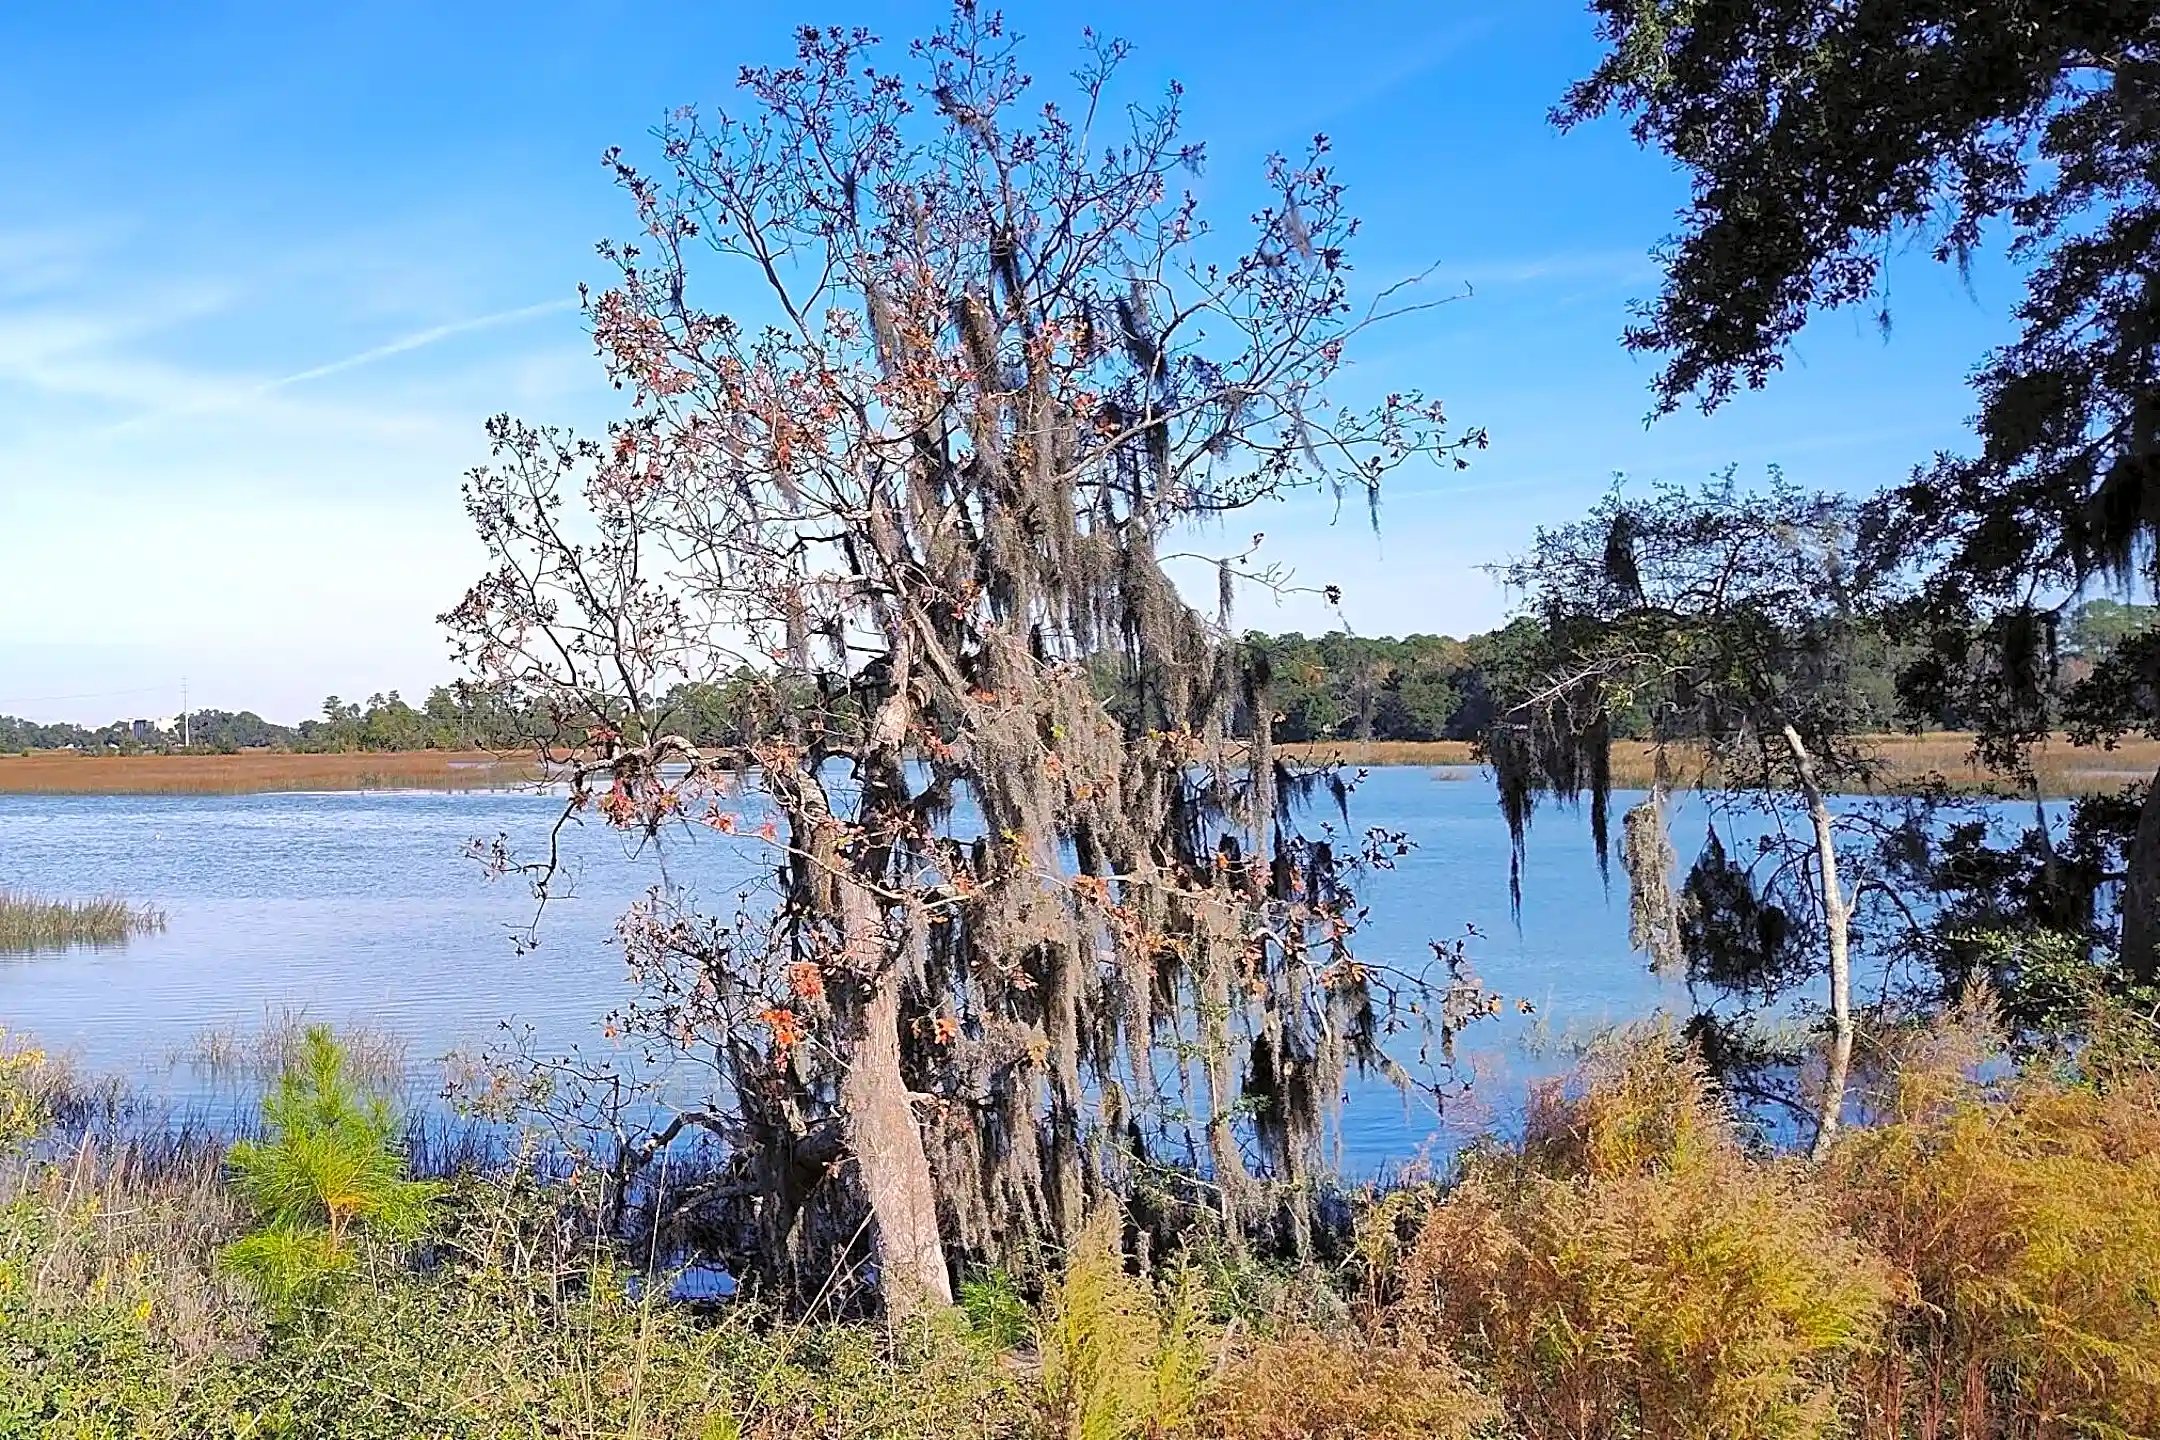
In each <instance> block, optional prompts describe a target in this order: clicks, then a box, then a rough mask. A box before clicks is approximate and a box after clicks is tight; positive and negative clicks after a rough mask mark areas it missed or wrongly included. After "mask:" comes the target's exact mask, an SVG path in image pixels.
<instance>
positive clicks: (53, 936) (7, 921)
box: [0, 890, 165, 954]
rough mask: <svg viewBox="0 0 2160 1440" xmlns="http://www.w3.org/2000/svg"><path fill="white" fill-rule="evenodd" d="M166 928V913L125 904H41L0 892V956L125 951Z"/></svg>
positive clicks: (109, 900) (115, 901)
mask: <svg viewBox="0 0 2160 1440" xmlns="http://www.w3.org/2000/svg"><path fill="white" fill-rule="evenodd" d="M164 928H165V912H164V911H162V910H160V909H158V908H157V907H156V906H153V905H130V904H129V903H128V902H127V901H125V900H119V899H112V898H105V899H98V900H40V899H38V898H36V897H35V896H31V895H22V894H18V893H17V892H15V891H13V890H0V954H19V953H23V952H26V951H36V950H66V949H69V948H71V947H73V946H77V945H90V946H95V947H98V948H105V947H109V946H114V945H125V944H126V943H127V942H128V940H129V938H130V937H132V936H135V935H142V934H153V933H155V932H157V931H160V930H163V929H164Z"/></svg>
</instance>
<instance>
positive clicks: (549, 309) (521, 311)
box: [103, 300, 577, 435]
mask: <svg viewBox="0 0 2160 1440" xmlns="http://www.w3.org/2000/svg"><path fill="white" fill-rule="evenodd" d="M576 303H577V302H575V301H573V300H547V301H542V302H541V303H539V304H536V305H520V306H518V307H516V308H514V309H510V310H498V311H496V312H494V313H493V314H489V315H475V316H472V317H470V318H469V319H464V320H454V321H451V322H449V323H447V324H443V325H431V326H429V327H427V328H426V329H424V330H416V331H413V332H412V333H411V334H408V335H401V336H399V337H398V338H396V339H394V340H389V341H385V342H384V343H382V344H380V345H371V346H369V347H368V348H367V349H365V350H361V351H357V352H355V353H354V354H351V355H346V356H342V357H340V358H338V359H336V360H327V361H324V362H323V363H322V364H320V365H310V366H308V367H307V368H306V369H304V370H296V371H294V372H293V373H291V374H289V375H280V376H278V377H277V378H275V379H271V380H262V381H257V382H254V383H252V384H240V385H228V386H225V387H223V388H221V389H219V390H216V391H213V392H211V393H209V394H199V395H198V396H197V397H196V398H195V399H193V400H191V401H187V402H183V403H181V404H178V405H166V406H161V407H159V408H157V409H154V410H151V411H148V412H146V413H144V414H140V415H135V416H131V417H129V418H128V419H126V420H122V421H120V422H119V423H117V424H115V425H111V426H108V427H106V430H105V431H104V432H103V433H105V434H108V435H116V434H121V433H124V432H126V431H130V430H138V429H141V428H143V427H145V426H149V425H155V424H159V423H161V422H164V421H168V420H177V419H183V418H187V417H192V416H196V415H202V414H206V413H210V412H213V411H218V410H227V409H244V408H246V407H247V406H248V405H250V404H251V403H253V402H255V401H259V400H263V399H267V398H269V397H271V396H273V395H275V394H277V393H278V392H279V391H282V390H288V389H291V388H292V387H294V386H297V385H304V384H307V383H309V382H310V381H315V380H322V379H326V378H328V377H329V376H332V375H340V374H343V373H345V372H347V371H350V370H357V369H360V368H361V367H363V366H367V365H374V364H378V363H380V362H381V361H384V360H389V359H393V358H395V357H397V356H400V355H409V354H411V353H413V352H414V351H417V350H424V349H426V348H427V347H428V346H430V345H436V344H440V343H441V342H442V341H444V340H449V339H452V338H454V337H456V336H460V335H470V334H473V333H475V332H477V331H482V330H493V329H497V328H500V327H502V326H506V325H514V324H518V323H519V322H522V321H527V320H534V319H538V318H539V317H541V316H544V315H559V314H561V313H563V312H564V311H566V310H570V309H573V308H575V306H576Z"/></svg>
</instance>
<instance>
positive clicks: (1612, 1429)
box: [1391, 1039, 1894, 1440]
mask: <svg viewBox="0 0 2160 1440" xmlns="http://www.w3.org/2000/svg"><path fill="white" fill-rule="evenodd" d="M1403 1280H1404V1291H1403V1298H1402V1300H1401V1301H1400V1302H1399V1303H1398V1304H1397V1305H1396V1306H1394V1307H1393V1312H1392V1321H1391V1323H1393V1324H1394V1325H1396V1326H1397V1327H1402V1328H1413V1329H1415V1330H1416V1331H1417V1332H1418V1333H1420V1334H1422V1335H1423V1336H1424V1337H1426V1338H1427V1339H1429V1340H1430V1341H1431V1342H1432V1343H1434V1344H1436V1345H1444V1346H1447V1347H1449V1348H1451V1349H1452V1350H1453V1351H1454V1352H1455V1355H1456V1357H1457V1358H1458V1359H1459V1360H1461V1361H1462V1363H1464V1364H1465V1365H1466V1366H1468V1367H1469V1369H1470V1370H1471V1372H1472V1373H1473V1374H1474V1375H1476V1376H1477V1377H1478V1378H1479V1379H1480V1380H1481V1381H1482V1382H1483V1383H1484V1385H1485V1386H1486V1388H1487V1389H1489V1390H1490V1391H1491V1392H1492V1393H1493V1394H1494V1395H1495V1396H1496V1397H1497V1398H1498V1399H1499V1400H1500V1401H1501V1403H1502V1404H1503V1405H1504V1407H1505V1410H1506V1414H1507V1418H1508V1421H1509V1423H1510V1424H1511V1425H1512V1426H1513V1427H1515V1428H1516V1429H1517V1430H1518V1431H1519V1432H1521V1433H1522V1434H1524V1435H1526V1436H1531V1437H1545V1436H1573V1437H1592V1436H1596V1437H1609V1436H1628V1435H1641V1436H1654V1437H1660V1440H1666V1437H1673V1440H1678V1437H1703V1440H1711V1437H1715V1440H1748V1437H1806V1436H1817V1435H1826V1434H1830V1433H1834V1432H1835V1430H1836V1429H1837V1428H1838V1424H1839V1420H1840V1406H1839V1394H1840V1389H1841V1382H1842V1380H1843V1379H1844V1377H1845V1376H1846V1375H1847V1374H1848V1372H1849V1371H1850V1369H1851V1367H1852V1365H1853V1362H1854V1360H1855V1359H1856V1358H1857V1357H1859V1356H1860V1355H1862V1354H1864V1353H1865V1352H1866V1351H1867V1349H1868V1348H1869V1347H1870V1346H1871V1345H1872V1344H1873V1343H1875V1341H1876V1339H1877V1337H1878V1335H1879V1333H1880V1331H1881V1327H1882V1324H1883V1320H1884V1316H1885V1312H1886V1310H1887V1308H1888V1306H1889V1303H1890V1301H1891V1299H1892V1296H1893V1293H1894V1283H1893V1280H1892V1278H1891V1276H1890V1274H1889V1273H1888V1272H1887V1270H1886V1269H1885V1267H1884V1266H1883V1265H1882V1263H1881V1262H1880V1261H1879V1260H1878V1259H1877V1258H1876V1257H1875V1256H1874V1255H1873V1254H1871V1253H1870V1252H1869V1251H1868V1250H1867V1249H1866V1248H1865V1247H1863V1246H1862V1245H1861V1244H1859V1243H1858V1242H1857V1241H1855V1240H1854V1239H1852V1238H1851V1237H1850V1236H1849V1235H1848V1234H1847V1233H1846V1232H1845V1231H1844V1230H1843V1229H1842V1228H1841V1227H1840V1226H1839V1224H1838V1221H1837V1218H1836V1217H1835V1215H1834V1214H1833V1213H1832V1211H1831V1209H1830V1207H1829V1205H1828V1204H1827V1203H1826V1201H1825V1200H1824V1199H1823V1197H1822V1196H1821V1195H1820V1193H1819V1192H1818V1191H1817V1190H1816V1189H1815V1188H1814V1187H1813V1186H1812V1185H1811V1184H1810V1183H1809V1181H1808V1178H1807V1176H1806V1174H1805V1172H1804V1170H1803V1169H1802V1168H1801V1167H1799V1166H1798V1165H1797V1163H1795V1162H1790V1161H1785V1160H1774V1159H1763V1158H1758V1157H1755V1156H1751V1155H1749V1154H1748V1153H1747V1152H1746V1151H1745V1150H1744V1148H1743V1147H1742V1145H1741V1143H1740V1141H1739V1139H1738V1138H1737V1136H1736V1134H1735V1132H1734V1130H1733V1127H1732V1125H1731V1123H1730V1121H1729V1119H1728V1117H1727V1116H1726V1115H1725V1114H1724V1113H1722V1112H1721V1110H1720V1109H1719V1108H1718V1106H1717V1105H1716V1104H1715V1103H1714V1102H1713V1101H1712V1100H1711V1098H1710V1094H1709V1086H1708V1082H1707V1081H1706V1079H1705V1077H1704V1076H1703V1074H1702V1072H1701V1070H1700V1068H1699V1067H1698V1066H1696V1065H1695V1064H1694V1063H1693V1062H1692V1061H1691V1060H1690V1059H1688V1058H1687V1057H1686V1056H1684V1055H1682V1054H1681V1053H1680V1052H1678V1051H1677V1050H1676V1049H1675V1048H1674V1047H1673V1046H1672V1045H1670V1044H1669V1043H1666V1042H1665V1041H1664V1040H1663V1039H1659V1040H1654V1041H1649V1042H1642V1043H1637V1044H1633V1045H1631V1046H1627V1047H1624V1048H1622V1049H1620V1050H1617V1051H1616V1052H1614V1053H1611V1054H1609V1055H1607V1056H1605V1057H1603V1058H1602V1059H1599V1060H1597V1061H1595V1062H1593V1064H1592V1065H1591V1066H1590V1068H1589V1069H1588V1070H1587V1072H1586V1076H1585V1080H1584V1083H1583V1084H1582V1085H1581V1086H1580V1087H1579V1088H1578V1089H1577V1090H1575V1091H1574V1092H1573V1093H1564V1092H1562V1091H1560V1090H1557V1089H1550V1090H1547V1091H1545V1092H1544V1093H1542V1094H1541V1095H1539V1096H1538V1097H1537V1098H1536V1100H1535V1101H1534V1102H1533V1104H1532V1107H1531V1112H1530V1115H1529V1121H1528V1129H1527V1133H1526V1136H1525V1139H1524V1141H1523V1143H1522V1145H1521V1146H1520V1147H1517V1148H1512V1149H1501V1148H1497V1147H1495V1148H1488V1149H1486V1150H1484V1151H1482V1152H1480V1153H1478V1154H1476V1155H1475V1156H1473V1157H1472V1159H1471V1160H1470V1161H1469V1162H1468V1165H1467V1168H1466V1174H1465V1177H1464V1179H1463V1181H1462V1183H1461V1184H1459V1185H1458V1186H1456V1187H1455V1188H1454V1189H1453V1190H1451V1191H1449V1192H1448V1193H1447V1194H1446V1195H1445V1197H1444V1198H1443V1199H1442V1200H1441V1201H1440V1202H1439V1203H1438V1204H1436V1205H1435V1206H1434V1207H1433V1209H1432V1211H1431V1213H1430V1215H1429V1216H1428V1217H1427V1219H1426V1221H1425V1224H1424V1228H1423V1230H1422V1232H1421V1234H1420V1235H1419V1237H1418V1240H1417V1242H1416V1245H1415V1247H1414V1248H1413V1249H1412V1251H1411V1253H1410V1254H1409V1256H1408V1258H1407V1260H1406V1262H1405V1270H1404V1276H1403Z"/></svg>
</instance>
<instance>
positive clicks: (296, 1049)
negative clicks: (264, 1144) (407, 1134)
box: [169, 1006, 411, 1093]
mask: <svg viewBox="0 0 2160 1440" xmlns="http://www.w3.org/2000/svg"><path fill="white" fill-rule="evenodd" d="M312 1023H313V1022H311V1021H310V1020H309V1019H308V1016H307V1013H306V1012H305V1011H303V1010H299V1009H295V1008H293V1007H291V1006H270V1007H267V1008H265V1009H264V1011H263V1018H262V1023H261V1024H260V1025H257V1026H255V1027H253V1028H246V1029H244V1028H242V1027H241V1026H239V1025H230V1024H228V1025H215V1026H208V1027H205V1028H204V1029H202V1030H199V1031H197V1032H196V1034H195V1036H194V1038H193V1039H192V1040H190V1041H189V1042H188V1043H187V1044H186V1045H185V1046H182V1047H181V1048H179V1049H177V1050H175V1051H174V1052H173V1053H172V1054H171V1056H170V1057H169V1058H170V1059H171V1061H172V1063H174V1064H175V1065H179V1066H184V1067H186V1068H187V1069H188V1070H190V1071H192V1072H193V1073H194V1074H195V1075H197V1076H198V1077H201V1078H203V1079H209V1080H220V1081H224V1082H227V1083H230V1084H235V1085H243V1086H245V1085H258V1086H259V1085H267V1084H269V1083H271V1082H273V1081H275V1080H276V1079H277V1078H278V1076H280V1075H281V1074H284V1073H285V1072H287V1071H289V1070H292V1069H293V1068H295V1067H296V1066H297V1065H299V1064H300V1062H301V1060H302V1058H303V1057H304V1055H305V1054H306V1050H307V1033H308V1030H309V1028H310V1026H311V1024H312ZM337 1041H338V1046H339V1048H340V1050H341V1051H343V1053H344V1056H345V1062H346V1065H347V1067H348V1070H349V1073H350V1075H351V1077H352V1079H353V1080H354V1082H355V1083H357V1084H359V1085H361V1086H363V1087H365V1088H366V1089H368V1090H371V1091H381V1092H385V1093H395V1092H397V1091H399V1090H400V1089H401V1088H402V1087H403V1086H404V1084H405V1081H406V1078H407V1075H408V1073H409V1070H408V1061H409V1059H410V1055H411V1050H410V1047H409V1046H408V1045H407V1043H406V1041H405V1038H404V1037H403V1036H401V1035H398V1034H396V1033H395V1032H393V1031H390V1030H386V1029H384V1028H382V1027H380V1026H376V1025H369V1024H366V1023H364V1022H362V1023H351V1024H345V1025H340V1026H339V1027H338V1029H337Z"/></svg>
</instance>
